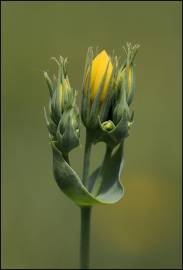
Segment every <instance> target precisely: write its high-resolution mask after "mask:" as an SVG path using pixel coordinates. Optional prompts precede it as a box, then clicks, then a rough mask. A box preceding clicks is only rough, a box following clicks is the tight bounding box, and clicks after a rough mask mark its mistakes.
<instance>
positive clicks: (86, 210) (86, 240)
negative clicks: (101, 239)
mask: <svg viewBox="0 0 183 270" xmlns="http://www.w3.org/2000/svg"><path fill="white" fill-rule="evenodd" d="M90 217H91V207H82V208H81V239H80V268H81V269H89V255H90Z"/></svg>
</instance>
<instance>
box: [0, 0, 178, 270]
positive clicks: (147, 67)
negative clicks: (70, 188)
mask: <svg viewBox="0 0 183 270" xmlns="http://www.w3.org/2000/svg"><path fill="white" fill-rule="evenodd" d="M1 5H2V10H1V12H2V93H1V97H2V104H1V105H2V111H1V112H2V168H3V172H2V268H6V269H11V268H25V269H28V268H33V269H36V268H42V269H48V268H53V269H61V268H78V267H79V232H80V212H79V208H77V207H76V206H75V205H74V204H73V202H71V201H70V200H69V199H68V198H67V197H66V196H65V195H64V194H63V193H62V192H61V191H60V190H59V188H58V187H57V185H56V183H55V181H54V179H53V175H52V155H51V149H50V145H49V142H48V132H47V128H46V127H45V123H44V117H43V106H44V105H47V103H48V96H49V94H48V89H47V86H46V84H45V81H44V79H43V70H46V71H48V72H52V71H53V70H55V68H56V65H55V64H54V63H53V62H51V61H50V58H51V57H52V56H56V57H57V56H58V55H59V54H61V55H62V56H64V57H66V56H68V58H69V74H70V81H71V84H72V86H74V87H75V88H76V89H77V90H78V93H79V94H78V104H79V103H80V97H81V82H82V73H83V68H84V61H85V55H86V51H87V48H88V47H89V46H93V47H96V46H99V48H100V49H103V48H105V49H106V50H107V51H108V52H109V53H110V52H112V49H113V48H114V49H115V52H116V53H117V54H118V55H120V54H122V46H123V45H124V44H125V43H126V41H131V42H132V43H139V44H140V45H141V48H140V50H139V53H138V54H137V57H136V65H137V92H136V97H135V99H134V102H133V105H132V107H133V109H134V110H135V124H134V126H133V128H132V130H131V134H130V136H129V137H128V139H127V140H126V144H125V167H124V171H123V176H122V182H123V184H124V187H125V196H124V198H123V199H122V200H121V201H120V202H119V203H118V204H116V205H112V206H96V207H95V208H94V209H93V212H92V231H91V233H92V241H91V268H94V269H95V268H105V269H107V268H108V269H110V268H118V269H122V268H127V269H144V268H148V269H150V268H151V269H153V268H154V269H160V268H164V269H168V268H174V269H180V268H181V94H182V92H181V74H182V70H181V45H182V44H181V16H182V15H181V5H182V4H181V2H178V1H157V2H155V1H154V2H153V1H137V2H136V1H135V2H134V1H129V2H127V1H124V2H115V1H109V2H107V1H104V2H100V1H97V2H90V1H89V2H80V1H76V2H72V1H71V2H55V1H43V2H40V1H37V2H33V1H27V2H25V1H21V2H19V1H16V2H13V1H7V2H6V1H2V2H1ZM83 130H84V129H83ZM83 144H84V131H83V132H82V134H81V146H80V147H78V148H77V149H76V150H74V151H73V154H72V161H73V166H74V168H75V169H76V171H77V172H79V173H81V168H82V153H83ZM102 151H103V145H98V146H97V147H95V148H94V152H93V159H92V166H93V167H94V166H96V165H97V163H98V162H99V161H100V159H101V157H102Z"/></svg>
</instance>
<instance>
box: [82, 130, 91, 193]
mask: <svg viewBox="0 0 183 270" xmlns="http://www.w3.org/2000/svg"><path fill="white" fill-rule="evenodd" d="M91 148H92V142H91V140H90V136H89V135H88V133H87V132H86V142H85V153H84V160H83V177H82V180H83V184H84V185H85V186H86V188H88V174H89V165H90V154H91Z"/></svg>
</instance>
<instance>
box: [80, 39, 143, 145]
mask: <svg viewBox="0 0 183 270" xmlns="http://www.w3.org/2000/svg"><path fill="white" fill-rule="evenodd" d="M137 49H138V46H137V45H135V46H133V47H132V46H131V44H127V52H126V59H125V61H124V63H123V65H122V66H121V67H120V65H119V61H118V59H117V57H109V56H108V54H107V53H106V51H104V50H103V51H102V52H101V53H99V54H98V55H97V56H96V57H93V50H92V49H91V48H90V49H89V50H88V55H87V59H86V67H85V74H84V80H83V98H82V107H81V116H82V121H83V123H84V125H85V126H86V128H87V130H88V133H90V134H91V136H90V138H92V139H93V142H94V143H96V142H99V141H104V142H106V143H107V144H110V145H116V144H118V143H120V142H121V141H122V140H123V139H124V138H125V137H126V136H128V130H129V128H130V126H131V125H132V121H133V114H131V113H130V109H129V105H130V103H131V101H132V98H133V95H134V89H135V80H134V64H133V61H134V57H135V54H136V52H137Z"/></svg>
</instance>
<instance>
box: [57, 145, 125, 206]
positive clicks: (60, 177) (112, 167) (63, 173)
mask: <svg viewBox="0 0 183 270" xmlns="http://www.w3.org/2000/svg"><path fill="white" fill-rule="evenodd" d="M52 150H53V171H54V177H55V180H56V182H57V184H58V186H59V187H60V189H61V190H62V191H63V192H64V193H65V194H66V195H67V196H68V197H69V198H70V199H72V200H73V201H74V202H75V203H76V204H77V205H78V206H89V205H94V204H112V203H115V202H117V201H119V200H120V199H121V198H122V195H123V188H122V185H121V183H120V182H119V175H120V170H121V160H122V147H121V146H119V147H118V148H117V150H116V151H115V153H112V152H111V154H110V155H109V156H108V157H107V159H106V161H105V162H104V164H103V174H102V177H103V180H105V181H103V185H102V188H101V192H100V193H99V195H97V196H94V195H93V194H92V193H91V192H89V191H88V190H87V189H86V187H85V186H84V185H83V183H82V181H81V179H80V177H79V176H78V175H77V173H76V172H75V171H74V170H73V169H72V168H71V167H70V165H69V164H68V163H67V162H66V160H65V159H64V157H63V155H62V153H61V152H60V151H59V150H58V148H57V147H56V146H55V144H54V142H52ZM99 171H100V169H99V168H98V169H97V170H96V171H95V172H94V173H93V174H92V175H91V177H90V179H89V180H90V181H91V179H93V180H92V181H93V182H95V181H96V179H97V177H98V174H99ZM104 178H105V179H104Z"/></svg>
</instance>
